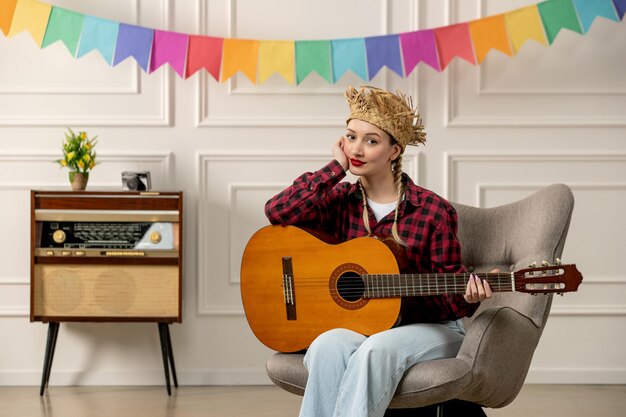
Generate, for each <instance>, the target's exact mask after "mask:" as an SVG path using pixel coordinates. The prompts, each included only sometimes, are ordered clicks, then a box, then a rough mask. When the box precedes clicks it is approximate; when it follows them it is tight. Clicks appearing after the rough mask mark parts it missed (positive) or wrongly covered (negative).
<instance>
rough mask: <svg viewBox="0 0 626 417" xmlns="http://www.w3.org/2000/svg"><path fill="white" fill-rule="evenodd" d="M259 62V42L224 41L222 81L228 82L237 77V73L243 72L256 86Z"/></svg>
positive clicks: (242, 40) (243, 40) (244, 40)
mask: <svg viewBox="0 0 626 417" xmlns="http://www.w3.org/2000/svg"><path fill="white" fill-rule="evenodd" d="M258 60H259V41H256V40H246V39H224V55H223V56H222V79H221V81H226V80H228V79H229V78H230V77H232V76H233V75H235V73H237V71H241V72H243V74H244V75H245V76H246V77H248V79H249V80H250V81H252V83H253V84H256V70H257V63H258Z"/></svg>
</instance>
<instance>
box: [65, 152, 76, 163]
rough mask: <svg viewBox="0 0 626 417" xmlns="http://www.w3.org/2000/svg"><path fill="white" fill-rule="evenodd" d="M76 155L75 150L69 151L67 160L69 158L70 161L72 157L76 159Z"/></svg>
mask: <svg viewBox="0 0 626 417" xmlns="http://www.w3.org/2000/svg"><path fill="white" fill-rule="evenodd" d="M74 155H75V154H74V152H69V153H68V154H67V160H68V161H71V160H72V159H74Z"/></svg>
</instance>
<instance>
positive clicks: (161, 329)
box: [159, 323, 172, 395]
mask: <svg viewBox="0 0 626 417" xmlns="http://www.w3.org/2000/svg"><path fill="white" fill-rule="evenodd" d="M166 331H167V323H159V339H160V340H161V355H162V356H163V371H164V372H165V387H166V388H167V395H172V387H171V386H170V367H169V362H168V361H169V353H168V348H167V334H166Z"/></svg>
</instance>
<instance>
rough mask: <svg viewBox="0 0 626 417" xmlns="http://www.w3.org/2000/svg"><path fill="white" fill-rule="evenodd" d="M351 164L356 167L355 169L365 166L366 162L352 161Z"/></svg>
mask: <svg viewBox="0 0 626 417" xmlns="http://www.w3.org/2000/svg"><path fill="white" fill-rule="evenodd" d="M350 163H351V164H352V165H354V166H355V167H360V166H362V165H365V162H363V161H359V160H358V159H350Z"/></svg>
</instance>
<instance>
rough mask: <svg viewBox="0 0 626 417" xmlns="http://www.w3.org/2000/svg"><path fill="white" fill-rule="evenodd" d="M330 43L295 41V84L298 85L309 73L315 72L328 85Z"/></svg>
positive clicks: (329, 80) (329, 78) (330, 77)
mask: <svg viewBox="0 0 626 417" xmlns="http://www.w3.org/2000/svg"><path fill="white" fill-rule="evenodd" d="M330 68H331V65H330V41H296V82H297V83H298V84H300V83H301V82H302V81H303V80H304V79H305V78H306V77H307V76H308V75H309V74H310V73H311V72H313V71H315V72H317V73H318V74H319V75H320V76H321V77H322V78H324V79H325V80H326V81H328V82H329V83H330V82H332V76H331V73H330Z"/></svg>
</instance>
